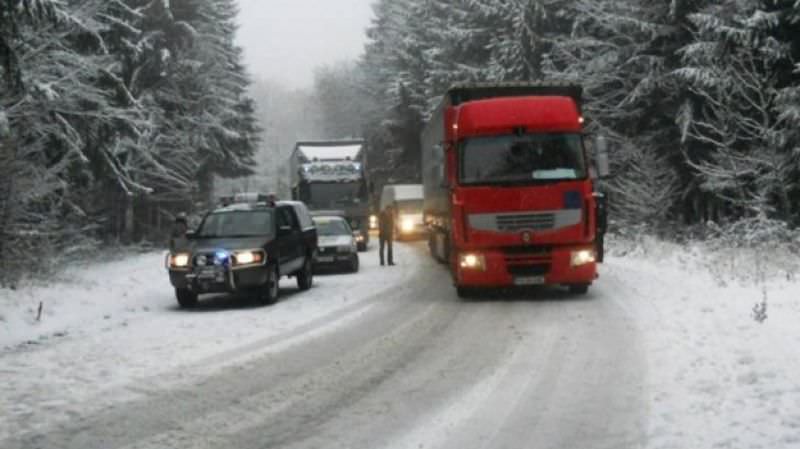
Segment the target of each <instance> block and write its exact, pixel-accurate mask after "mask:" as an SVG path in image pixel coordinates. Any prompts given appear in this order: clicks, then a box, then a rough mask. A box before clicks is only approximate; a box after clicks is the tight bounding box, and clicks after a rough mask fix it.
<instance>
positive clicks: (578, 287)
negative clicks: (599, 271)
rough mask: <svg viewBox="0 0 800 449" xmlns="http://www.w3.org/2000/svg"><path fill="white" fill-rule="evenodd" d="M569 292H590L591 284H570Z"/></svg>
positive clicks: (578, 293) (581, 293) (583, 293)
mask: <svg viewBox="0 0 800 449" xmlns="http://www.w3.org/2000/svg"><path fill="white" fill-rule="evenodd" d="M569 292H570V293H572V294H573V295H585V294H586V293H588V292H589V284H574V285H570V286H569Z"/></svg>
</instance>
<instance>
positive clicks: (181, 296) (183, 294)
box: [175, 288, 197, 309]
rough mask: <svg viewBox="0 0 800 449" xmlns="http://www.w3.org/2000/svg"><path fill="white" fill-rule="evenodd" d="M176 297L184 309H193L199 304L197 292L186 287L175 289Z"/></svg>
mask: <svg viewBox="0 0 800 449" xmlns="http://www.w3.org/2000/svg"><path fill="white" fill-rule="evenodd" d="M175 299H177V300H178V305H179V306H181V307H183V308H184V309H191V308H192V307H194V306H196V305H197V293H194V292H192V291H191V290H188V289H185V288H176V289H175Z"/></svg>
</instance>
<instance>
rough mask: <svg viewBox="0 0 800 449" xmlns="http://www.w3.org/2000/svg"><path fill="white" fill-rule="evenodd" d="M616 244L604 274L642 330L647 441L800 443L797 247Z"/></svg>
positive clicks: (681, 444)
mask: <svg viewBox="0 0 800 449" xmlns="http://www.w3.org/2000/svg"><path fill="white" fill-rule="evenodd" d="M609 247H610V248H612V250H611V254H612V255H611V256H610V257H609V258H608V263H607V264H606V266H605V267H603V268H604V269H603V276H604V277H603V278H601V279H600V282H609V283H612V284H613V285H614V289H615V290H616V291H618V296H616V297H615V298H614V300H615V301H617V302H618V303H619V304H620V305H622V306H623V307H624V308H625V309H626V310H628V311H629V312H630V313H632V314H634V316H635V317H636V322H637V323H638V326H640V328H641V330H642V333H643V335H644V336H645V341H644V342H643V343H644V347H645V348H646V351H647V354H648V358H649V360H648V362H649V363H648V365H649V374H648V378H649V385H648V391H649V402H650V409H651V413H650V417H649V420H648V422H649V423H650V424H649V429H648V440H647V444H646V447H649V448H659V449H660V448H689V447H692V448H701V447H703V448H710V447H730V448H778V447H780V448H784V447H800V379H798V377H797V375H798V373H800V326H798V323H799V322H800V283H798V281H797V280H796V278H795V274H794V273H795V266H796V264H797V262H798V260H797V258H798V257H799V256H798V255H796V254H792V253H791V252H789V251H773V252H771V253H769V254H758V253H757V252H755V251H752V250H723V251H714V252H709V250H708V247H706V246H705V245H703V244H693V245H690V246H679V245H675V244H671V243H667V242H662V241H659V240H656V239H650V238H643V239H641V240H640V241H638V242H619V241H617V242H614V241H613V240H612V241H611V243H610V245H609ZM621 254H624V256H621ZM758 270H761V273H762V274H761V275H759V274H758ZM764 305H766V308H764Z"/></svg>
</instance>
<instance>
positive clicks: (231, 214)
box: [197, 210, 274, 238]
mask: <svg viewBox="0 0 800 449" xmlns="http://www.w3.org/2000/svg"><path fill="white" fill-rule="evenodd" d="M273 227H274V226H273V216H272V211H271V210H259V211H225V212H216V213H212V214H210V215H208V216H207V217H206V219H205V220H203V224H202V225H201V226H200V229H199V230H198V232H197V237H199V238H215V237H254V236H261V235H271V234H272V233H273Z"/></svg>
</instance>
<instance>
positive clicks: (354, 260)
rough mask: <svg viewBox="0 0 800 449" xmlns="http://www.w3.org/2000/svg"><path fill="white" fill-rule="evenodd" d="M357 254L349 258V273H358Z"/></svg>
mask: <svg viewBox="0 0 800 449" xmlns="http://www.w3.org/2000/svg"><path fill="white" fill-rule="evenodd" d="M358 266H359V260H358V254H353V258H352V259H351V260H350V272H351V273H358Z"/></svg>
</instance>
